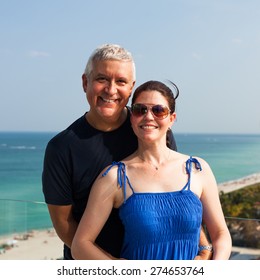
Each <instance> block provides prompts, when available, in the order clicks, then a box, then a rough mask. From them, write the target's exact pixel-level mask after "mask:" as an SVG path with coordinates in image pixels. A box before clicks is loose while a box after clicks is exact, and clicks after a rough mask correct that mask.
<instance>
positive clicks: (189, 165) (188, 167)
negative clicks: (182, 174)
mask: <svg viewBox="0 0 260 280" xmlns="http://www.w3.org/2000/svg"><path fill="white" fill-rule="evenodd" d="M192 164H194V165H195V168H196V169H197V170H200V171H201V170H202V167H201V164H200V163H199V161H198V160H197V159H196V158H193V157H192V156H190V158H189V159H188V160H187V161H186V167H185V169H186V172H187V174H188V182H187V184H186V185H185V186H184V188H183V189H182V191H184V190H185V189H186V188H188V190H189V189H190V180H191V171H192Z"/></svg>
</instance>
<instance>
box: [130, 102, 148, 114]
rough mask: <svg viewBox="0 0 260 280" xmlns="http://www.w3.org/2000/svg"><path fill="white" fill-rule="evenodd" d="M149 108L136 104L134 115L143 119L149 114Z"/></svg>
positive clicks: (133, 108)
mask: <svg viewBox="0 0 260 280" xmlns="http://www.w3.org/2000/svg"><path fill="white" fill-rule="evenodd" d="M147 111H148V109H147V106H145V105H144V104H134V105H133V106H132V114H133V115H134V116H136V117H141V116H143V115H145V114H146V113H147Z"/></svg>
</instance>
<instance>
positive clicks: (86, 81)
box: [82, 74, 88, 92]
mask: <svg viewBox="0 0 260 280" xmlns="http://www.w3.org/2000/svg"><path fill="white" fill-rule="evenodd" d="M87 86H88V79H87V76H86V74H83V75H82V87H83V90H84V92H87Z"/></svg>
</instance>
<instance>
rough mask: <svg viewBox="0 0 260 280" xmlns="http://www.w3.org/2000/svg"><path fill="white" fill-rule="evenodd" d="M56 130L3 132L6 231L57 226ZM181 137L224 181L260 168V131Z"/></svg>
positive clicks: (2, 228)
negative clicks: (51, 201) (48, 199)
mask: <svg viewBox="0 0 260 280" xmlns="http://www.w3.org/2000/svg"><path fill="white" fill-rule="evenodd" d="M55 134H56V133H3V132H0V234H6V233H10V232H22V231H27V230H30V229H34V228H37V229H39V228H47V227H50V226H51V221H50V218H49V215H48V211H47V207H46V205H45V204H44V203H42V202H43V201H44V198H43V194H42V190H41V172H42V164H43V157H44V150H45V147H46V144H47V142H48V141H49V140H50V139H51V138H52V136H54V135H55ZM175 138H176V142H177V145H178V150H179V151H180V152H182V153H186V154H189V155H194V156H199V157H202V158H204V159H205V160H206V161H207V162H208V163H209V164H210V165H211V167H212V170H213V172H214V174H215V176H216V179H217V182H218V183H220V182H224V181H228V180H232V179H237V178H240V177H244V176H247V175H250V174H252V173H258V172H260V135H219V134H216V135H214V134H197V135H196V134H176V135H175ZM4 199H12V200H15V201H5V200H4ZM16 200H22V201H16ZM27 201H36V202H41V203H29V202H27Z"/></svg>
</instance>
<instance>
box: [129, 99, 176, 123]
mask: <svg viewBox="0 0 260 280" xmlns="http://www.w3.org/2000/svg"><path fill="white" fill-rule="evenodd" d="M136 105H137V106H143V108H140V110H139V112H136V113H134V107H135V106H136ZM158 106H160V107H161V108H163V109H167V114H166V115H163V116H157V115H156V112H154V108H155V107H158ZM141 109H142V110H144V112H143V111H142V110H141ZM148 111H150V112H151V113H152V115H153V116H154V118H156V119H159V120H163V119H165V118H167V117H168V116H169V115H170V113H171V110H170V108H169V107H167V106H166V105H162V104H156V105H146V104H143V103H135V104H133V105H132V106H131V113H132V115H133V116H134V117H143V116H145V115H146V114H147V113H148Z"/></svg>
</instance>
